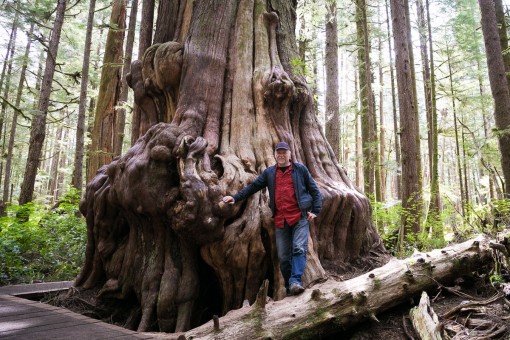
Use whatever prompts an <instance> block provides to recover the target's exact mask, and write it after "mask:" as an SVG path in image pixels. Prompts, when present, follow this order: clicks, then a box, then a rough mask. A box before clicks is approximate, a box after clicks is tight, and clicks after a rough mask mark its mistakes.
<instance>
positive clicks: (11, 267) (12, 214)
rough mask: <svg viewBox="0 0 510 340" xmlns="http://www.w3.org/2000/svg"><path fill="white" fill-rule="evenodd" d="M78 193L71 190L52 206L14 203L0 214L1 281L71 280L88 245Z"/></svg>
mask: <svg viewBox="0 0 510 340" xmlns="http://www.w3.org/2000/svg"><path fill="white" fill-rule="evenodd" d="M78 205H79V194H78V193H77V191H75V190H71V191H69V192H68V193H67V194H66V195H65V196H64V197H62V198H61V200H60V202H59V203H58V205H57V206H55V207H53V208H51V209H49V208H48V207H44V206H41V205H38V204H34V203H27V204H24V205H21V206H19V205H12V206H9V207H8V208H7V214H6V216H2V217H0V259H1V263H0V285H7V284H17V283H32V282H42V281H60V280H72V279H74V278H75V277H76V275H77V274H78V272H79V269H80V265H81V264H82V263H83V257H84V253H85V246H86V225H85V221H84V219H83V218H82V217H80V214H79V211H78Z"/></svg>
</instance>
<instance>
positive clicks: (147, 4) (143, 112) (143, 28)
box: [130, 0, 192, 145]
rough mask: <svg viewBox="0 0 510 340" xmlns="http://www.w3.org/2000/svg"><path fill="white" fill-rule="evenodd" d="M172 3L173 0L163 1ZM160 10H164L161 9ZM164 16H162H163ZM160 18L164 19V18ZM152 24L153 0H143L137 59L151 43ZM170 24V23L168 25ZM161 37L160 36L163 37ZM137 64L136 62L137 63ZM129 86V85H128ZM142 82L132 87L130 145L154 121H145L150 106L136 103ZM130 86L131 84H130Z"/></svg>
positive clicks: (162, 26)
mask: <svg viewBox="0 0 510 340" xmlns="http://www.w3.org/2000/svg"><path fill="white" fill-rule="evenodd" d="M164 2H165V3H166V2H171V3H174V1H164ZM186 2H187V3H190V2H192V1H186ZM167 5H169V6H171V4H163V5H162V8H165V7H166V6H167ZM162 12H164V10H163V9H162ZM168 14H169V15H175V14H174V13H168ZM163 18H164V17H163ZM163 18H162V19H161V20H164V19H163ZM158 20H159V19H158ZM153 26H154V0H143V3H142V20H141V23H140V37H139V41H138V59H139V60H142V59H143V56H144V53H145V51H146V50H147V49H148V48H149V46H150V45H151V44H152V31H153ZM169 26H171V25H169ZM168 29H169V28H168V27H165V25H161V26H160V30H159V32H161V31H165V34H166V32H167V30H168ZM165 34H160V33H158V38H159V36H160V35H162V36H163V37H165ZM163 37H162V38H163ZM137 65H138V64H137ZM130 86H131V85H130ZM143 86H144V85H143V83H142V84H140V85H139V87H141V88H140V89H139V90H137V89H135V88H133V90H134V91H135V105H134V108H133V117H132V122H131V145H134V144H135V143H136V141H137V140H138V138H139V137H140V136H142V135H143V134H145V132H147V130H148V129H149V127H150V126H151V125H153V124H154V123H156V122H155V121H152V120H151V121H150V123H149V124H146V123H145V121H146V120H147V115H148V114H149V112H153V111H154V110H153V109H152V108H145V107H144V106H143V105H142V106H140V105H139V104H138V103H139V102H141V101H140V100H136V96H137V92H141V93H140V96H143V92H144V91H145V90H144V87H143ZM131 87H132V86H131Z"/></svg>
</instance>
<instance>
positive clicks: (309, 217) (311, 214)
mask: <svg viewBox="0 0 510 340" xmlns="http://www.w3.org/2000/svg"><path fill="white" fill-rule="evenodd" d="M223 200H225V198H223ZM316 217H317V215H315V214H314V213H313V212H310V211H309V212H308V216H307V217H306V220H307V221H308V222H312V220H313V219H314V218H316Z"/></svg>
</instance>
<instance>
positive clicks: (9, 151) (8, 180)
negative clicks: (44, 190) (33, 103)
mask: <svg viewBox="0 0 510 340" xmlns="http://www.w3.org/2000/svg"><path fill="white" fill-rule="evenodd" d="M33 32H34V23H32V24H30V29H29V31H28V37H29V38H28V41H27V45H26V47H25V55H24V57H23V66H22V67H21V71H20V76H19V83H18V91H17V94H16V102H15V103H14V106H15V107H16V109H15V110H14V113H13V115H12V122H11V129H10V133H9V144H8V146H7V157H6V159H5V179H4V192H3V201H4V202H8V201H9V192H10V191H9V190H10V189H9V188H10V185H11V165H12V156H13V155H12V152H13V149H14V140H15V137H16V127H17V124H18V115H19V107H20V104H21V97H22V96H23V89H24V84H25V77H26V73H27V66H28V58H29V54H30V47H31V45H32V39H31V35H32V34H33Z"/></svg>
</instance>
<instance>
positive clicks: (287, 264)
mask: <svg viewBox="0 0 510 340" xmlns="http://www.w3.org/2000/svg"><path fill="white" fill-rule="evenodd" d="M290 155H291V152H290V147H289V144H287V143H285V142H280V143H278V144H276V147H275V153H274V156H275V158H276V165H273V166H270V167H268V168H267V169H266V170H264V171H263V172H262V174H260V175H259V176H258V177H257V178H256V179H255V181H253V182H252V183H251V184H249V185H248V186H246V187H245V188H243V189H241V190H240V191H239V192H238V193H237V194H236V195H234V196H225V197H223V202H225V203H230V204H234V203H236V202H239V201H242V200H244V199H246V198H248V197H249V196H251V195H253V194H254V193H256V192H257V191H259V190H261V189H264V188H265V187H267V188H268V190H269V206H270V208H271V211H272V212H273V218H274V223H275V227H276V248H277V250H278V260H279V262H280V270H281V272H282V274H283V278H284V280H285V288H286V289H287V294H290V295H296V294H300V293H302V292H303V291H304V290H305V289H304V288H303V283H302V281H301V277H302V275H303V272H304V270H305V266H306V251H307V249H308V232H309V223H308V222H309V221H312V220H313V219H314V218H316V217H317V215H318V214H319V212H320V210H321V207H322V196H321V193H320V191H319V188H318V187H317V184H316V183H315V181H314V179H313V178H312V176H311V175H310V172H309V171H308V169H307V168H306V166H304V165H303V164H299V163H293V162H291V157H290Z"/></svg>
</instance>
